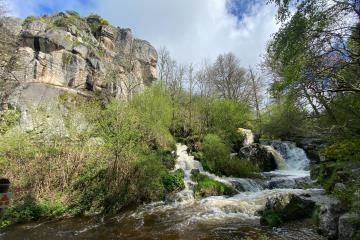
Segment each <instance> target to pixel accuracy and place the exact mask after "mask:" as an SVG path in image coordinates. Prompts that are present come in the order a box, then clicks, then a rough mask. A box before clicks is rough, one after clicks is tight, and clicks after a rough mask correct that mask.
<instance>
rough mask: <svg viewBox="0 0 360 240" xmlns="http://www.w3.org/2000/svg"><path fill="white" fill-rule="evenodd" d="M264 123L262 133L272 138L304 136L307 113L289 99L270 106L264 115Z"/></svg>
mask: <svg viewBox="0 0 360 240" xmlns="http://www.w3.org/2000/svg"><path fill="white" fill-rule="evenodd" d="M262 122H263V123H262V132H263V133H264V135H266V136H269V137H271V138H281V139H288V138H290V137H296V136H302V135H303V134H304V133H305V132H306V129H307V122H306V113H305V112H304V111H303V110H301V109H300V108H299V107H297V106H296V105H295V103H294V102H293V101H291V100H289V99H282V100H281V101H280V102H278V103H274V104H272V105H270V106H269V107H268V108H267V109H266V112H265V113H263V116H262ZM294 123H296V124H294Z"/></svg>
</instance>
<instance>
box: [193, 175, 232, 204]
mask: <svg viewBox="0 0 360 240" xmlns="http://www.w3.org/2000/svg"><path fill="white" fill-rule="evenodd" d="M191 179H192V180H193V181H195V182H197V184H196V185H195V187H194V189H193V191H194V195H195V197H196V198H201V197H209V196H221V195H233V194H235V190H234V189H233V188H232V187H230V186H227V185H226V184H224V183H221V182H218V181H215V180H213V179H211V178H210V177H208V176H206V175H203V174H200V173H197V172H196V171H192V172H191Z"/></svg>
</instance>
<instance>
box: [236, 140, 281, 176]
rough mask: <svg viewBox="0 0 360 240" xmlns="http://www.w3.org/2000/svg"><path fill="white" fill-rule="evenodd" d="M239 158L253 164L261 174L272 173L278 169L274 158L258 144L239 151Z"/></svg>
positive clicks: (264, 147)
mask: <svg viewBox="0 0 360 240" xmlns="http://www.w3.org/2000/svg"><path fill="white" fill-rule="evenodd" d="M239 156H240V157H241V158H244V159H246V160H248V161H251V162H252V163H254V164H255V165H256V166H257V167H258V168H259V169H260V171H262V172H267V171H273V170H275V169H277V168H278V165H277V162H276V156H274V154H273V153H272V152H271V151H269V149H267V148H266V146H263V145H260V144H258V143H254V144H251V145H249V146H245V147H243V148H241V149H240V152H239Z"/></svg>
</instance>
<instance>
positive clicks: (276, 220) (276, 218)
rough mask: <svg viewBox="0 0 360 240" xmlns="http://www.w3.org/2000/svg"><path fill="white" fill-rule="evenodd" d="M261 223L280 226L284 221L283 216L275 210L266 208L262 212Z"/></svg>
mask: <svg viewBox="0 0 360 240" xmlns="http://www.w3.org/2000/svg"><path fill="white" fill-rule="evenodd" d="M260 223H261V224H262V225H266V226H269V227H279V226H281V224H282V223H283V222H282V220H281V217H280V215H279V214H278V213H276V212H275V211H274V210H272V209H270V210H265V211H264V212H263V213H262V216H261V219H260Z"/></svg>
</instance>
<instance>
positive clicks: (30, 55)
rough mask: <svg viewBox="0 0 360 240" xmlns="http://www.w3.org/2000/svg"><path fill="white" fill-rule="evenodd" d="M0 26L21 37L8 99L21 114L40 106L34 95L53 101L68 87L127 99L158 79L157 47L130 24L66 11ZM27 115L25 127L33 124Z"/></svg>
mask: <svg viewBox="0 0 360 240" xmlns="http://www.w3.org/2000/svg"><path fill="white" fill-rule="evenodd" d="M0 27H1V30H3V31H4V30H6V31H9V32H11V33H12V34H13V35H14V36H17V37H16V38H17V39H18V42H19V43H18V47H17V55H16V62H17V63H18V64H17V65H18V66H19V67H16V68H14V69H13V70H12V72H11V74H10V75H9V76H11V77H12V78H13V80H14V81H13V82H16V83H17V84H16V85H14V86H13V87H12V89H7V91H9V92H10V94H8V95H9V96H8V98H7V99H6V101H7V104H8V105H11V107H14V108H17V109H20V110H21V112H22V113H23V114H22V115H24V114H25V115H26V114H28V115H29V114H31V112H33V110H31V108H32V107H33V106H37V105H36V104H33V102H32V101H31V99H32V98H33V97H35V95H38V96H37V97H38V98H41V97H42V98H43V99H52V101H50V102H51V103H52V102H53V100H54V99H55V100H56V98H57V97H59V96H60V95H61V94H64V93H65V92H70V93H76V94H81V95H86V96H88V95H92V94H93V93H94V92H97V94H96V95H100V96H103V97H104V98H105V99H108V98H110V97H116V98H124V99H127V98H129V97H131V96H132V95H134V94H136V93H138V92H141V91H143V90H144V88H145V87H147V86H150V85H151V83H152V82H153V81H154V79H155V78H156V64H157V52H156V50H155V48H154V47H153V46H152V45H151V44H150V43H149V42H147V41H144V40H140V39H137V38H135V37H134V36H133V34H132V31H131V30H130V29H123V28H119V27H114V26H111V25H109V24H108V23H107V21H106V20H104V19H102V18H101V17H99V16H97V15H91V16H88V17H86V18H81V17H80V16H79V15H78V14H77V13H75V12H66V13H57V14H54V15H51V16H42V17H28V18H27V19H25V20H24V21H20V20H19V19H15V18H6V24H2V25H1V26H0ZM14 41H15V39H14ZM1 80H3V79H1ZM8 82H9V81H8ZM30 95H31V97H30ZM43 99H42V101H44V100H43ZM36 101H37V100H36ZM4 108H5V107H4ZM23 118H24V121H23V123H24V122H26V125H27V127H30V125H32V124H33V123H32V122H31V121H30V120H29V119H30V118H29V117H27V116H25V117H24V116H23ZM25 118H27V119H28V120H27V121H25Z"/></svg>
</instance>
